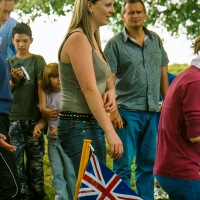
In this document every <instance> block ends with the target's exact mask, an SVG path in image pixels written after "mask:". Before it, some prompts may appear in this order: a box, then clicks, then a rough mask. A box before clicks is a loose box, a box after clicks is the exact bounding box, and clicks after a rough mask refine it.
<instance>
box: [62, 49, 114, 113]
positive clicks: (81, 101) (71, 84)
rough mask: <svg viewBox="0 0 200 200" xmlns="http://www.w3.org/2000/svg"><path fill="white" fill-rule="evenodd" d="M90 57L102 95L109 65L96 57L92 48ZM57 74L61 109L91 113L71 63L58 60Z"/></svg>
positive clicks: (108, 72)
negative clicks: (59, 84) (59, 83)
mask: <svg viewBox="0 0 200 200" xmlns="http://www.w3.org/2000/svg"><path fill="white" fill-rule="evenodd" d="M92 59H93V66H94V72H95V77H96V84H97V87H98V89H99V92H100V93H101V95H102V96H103V94H104V93H105V90H106V81H107V80H108V77H109V76H110V73H111V70H110V67H109V66H108V65H106V64H105V63H104V62H103V61H102V60H101V59H100V58H99V57H98V55H97V54H96V52H95V51H94V50H92ZM59 74H60V81H61V89H62V98H61V110H62V111H71V112H75V113H85V114H88V113H91V111H90V109H89V107H88V104H87V102H86V99H85V97H84V95H83V93H82V91H81V88H80V86H79V83H78V80H77V78H76V76H75V73H74V71H73V68H72V65H71V64H66V63H62V62H59Z"/></svg>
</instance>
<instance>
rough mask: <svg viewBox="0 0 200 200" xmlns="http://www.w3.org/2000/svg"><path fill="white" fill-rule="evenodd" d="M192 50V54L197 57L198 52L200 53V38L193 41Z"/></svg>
mask: <svg viewBox="0 0 200 200" xmlns="http://www.w3.org/2000/svg"><path fill="white" fill-rule="evenodd" d="M192 48H193V49H194V54H198V55H199V51H200V36H199V37H197V38H196V40H195V41H194V43H193V45H192Z"/></svg>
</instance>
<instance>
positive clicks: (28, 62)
mask: <svg viewBox="0 0 200 200" xmlns="http://www.w3.org/2000/svg"><path fill="white" fill-rule="evenodd" d="M7 61H8V64H9V66H10V68H17V67H19V66H23V67H24V68H25V69H26V71H27V73H28V74H29V77H30V80H29V81H28V82H27V83H24V84H23V85H19V86H16V87H15V88H14V89H13V90H12V94H13V101H14V104H13V107H12V110H11V116H10V119H11V120H37V119H39V118H40V111H39V108H38V107H37V104H38V102H39V97H38V81H39V80H42V73H43V70H44V67H45V65H46V63H45V60H44V58H43V57H42V56H40V55H34V54H32V55H31V56H29V57H27V58H19V57H17V56H12V57H11V58H9V59H8V60H7Z"/></svg>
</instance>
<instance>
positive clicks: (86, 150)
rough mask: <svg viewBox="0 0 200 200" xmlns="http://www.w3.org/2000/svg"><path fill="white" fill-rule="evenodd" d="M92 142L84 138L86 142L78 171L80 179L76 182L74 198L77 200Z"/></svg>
mask: <svg viewBox="0 0 200 200" xmlns="http://www.w3.org/2000/svg"><path fill="white" fill-rule="evenodd" d="M91 143H92V140H84V143H83V148H82V154H81V161H80V165H79V172H78V179H77V182H76V192H75V196H74V200H77V198H78V192H79V188H80V185H81V180H82V177H83V174H84V172H85V169H86V167H87V164H88V159H89V155H90V148H91Z"/></svg>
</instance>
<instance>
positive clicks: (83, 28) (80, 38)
mask: <svg viewBox="0 0 200 200" xmlns="http://www.w3.org/2000/svg"><path fill="white" fill-rule="evenodd" d="M113 4H114V0H76V1H75V6H74V11H73V16H72V20H71V23H70V26H69V30H68V32H67V35H66V37H65V39H64V41H63V43H62V45H61V47H60V50H59V70H60V80H61V90H62V99H61V108H60V109H61V111H60V114H59V119H58V136H59V138H60V142H61V146H62V148H63V150H64V152H65V153H66V154H67V155H68V156H69V157H70V159H71V160H72V163H73V166H74V169H75V172H76V175H77V174H78V169H79V163H80V157H81V151H82V145H83V140H84V139H91V140H92V146H93V147H94V150H95V152H94V153H95V154H96V156H97V157H98V158H99V159H100V161H101V162H103V163H104V164H105V163H106V145H105V138H106V139H107V142H108V145H109V148H110V150H109V151H110V156H111V157H112V158H115V159H118V158H120V157H121V155H122V153H123V145H122V142H121V140H120V139H119V137H118V136H117V134H116V132H115V130H114V128H113V125H112V123H111V121H110V119H109V116H108V112H112V111H113V110H114V109H115V105H116V104H115V91H114V87H113V86H112V85H110V84H109V83H110V82H109V80H110V78H111V77H110V73H111V71H110V67H109V66H108V64H107V61H106V60H105V57H104V55H103V53H102V49H101V44H100V35H99V27H100V26H104V25H106V24H108V22H109V18H110V17H111V16H112V14H113V13H114V8H113ZM104 136H105V137H104Z"/></svg>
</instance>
